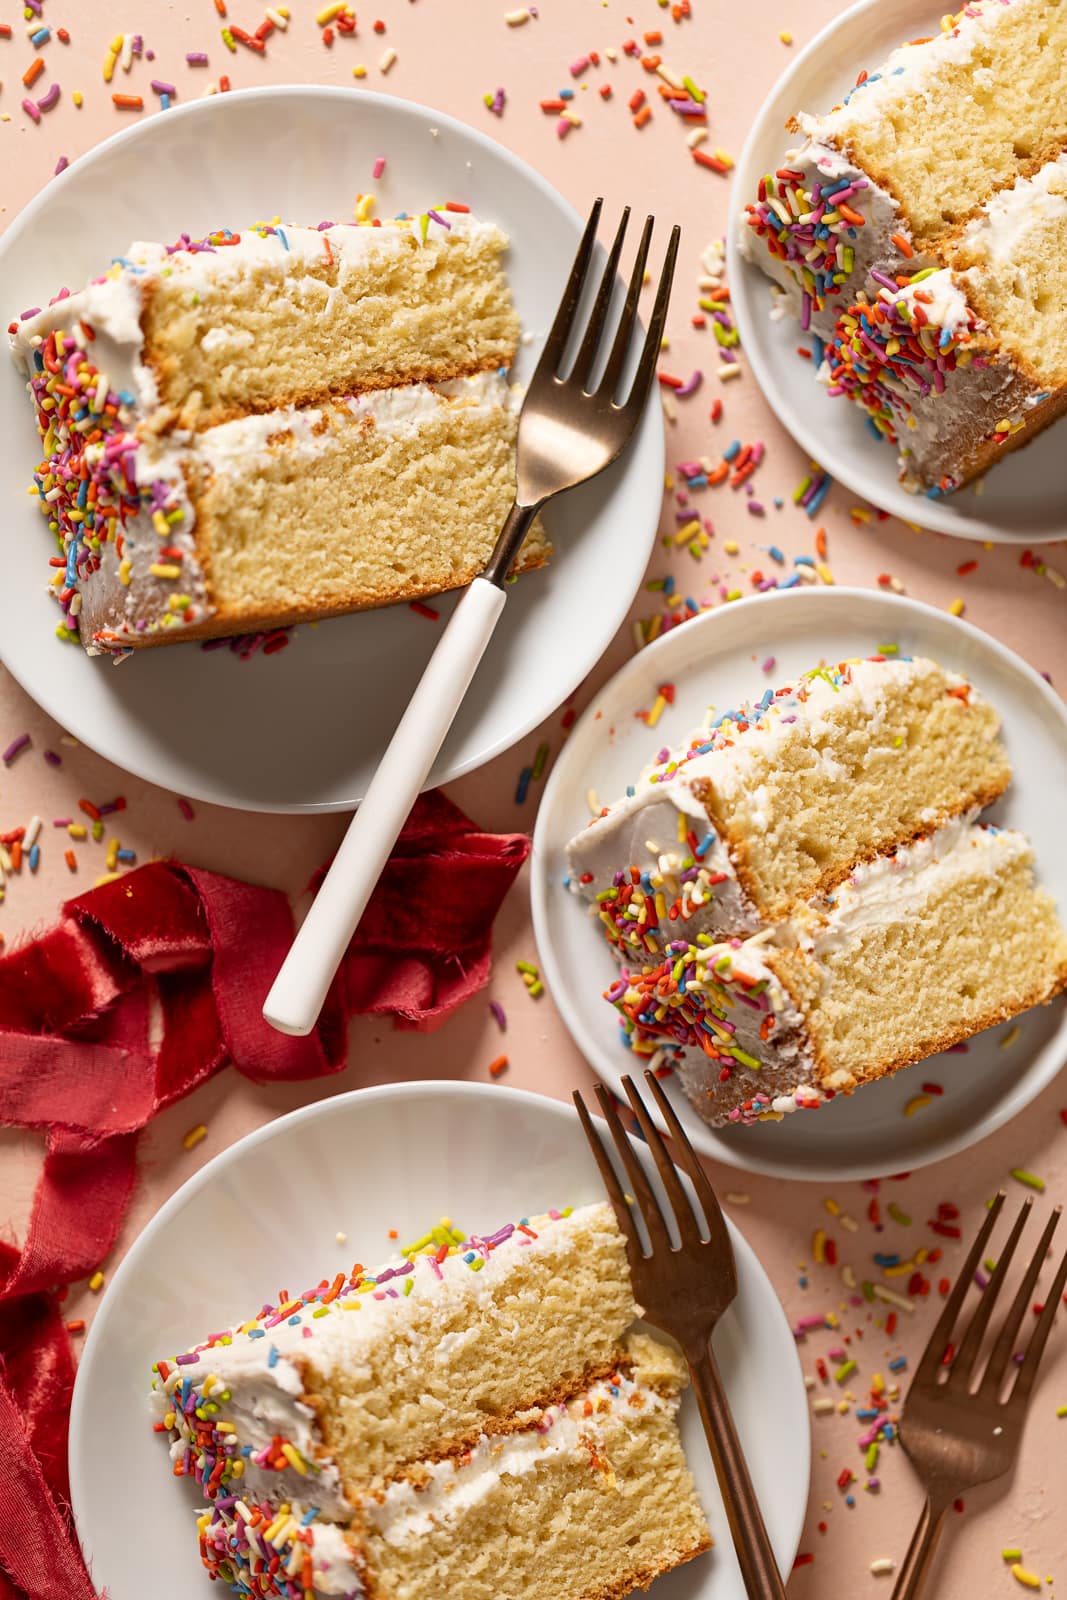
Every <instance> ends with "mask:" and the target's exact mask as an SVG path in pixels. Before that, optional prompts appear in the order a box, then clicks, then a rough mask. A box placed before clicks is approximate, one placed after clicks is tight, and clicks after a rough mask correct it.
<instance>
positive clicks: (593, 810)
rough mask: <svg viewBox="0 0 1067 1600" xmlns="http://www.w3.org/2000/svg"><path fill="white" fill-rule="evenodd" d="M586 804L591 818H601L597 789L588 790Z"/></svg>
mask: <svg viewBox="0 0 1067 1600" xmlns="http://www.w3.org/2000/svg"><path fill="white" fill-rule="evenodd" d="M585 803H586V805H587V806H588V807H589V815H590V816H591V817H599V815H600V801H599V799H598V798H597V792H596V790H595V789H587V790H586V792H585Z"/></svg>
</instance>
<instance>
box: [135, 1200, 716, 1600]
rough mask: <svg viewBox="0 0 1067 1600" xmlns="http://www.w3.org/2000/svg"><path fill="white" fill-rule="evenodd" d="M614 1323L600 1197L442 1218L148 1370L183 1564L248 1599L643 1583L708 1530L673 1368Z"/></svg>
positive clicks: (643, 1339) (615, 1291) (680, 1375)
mask: <svg viewBox="0 0 1067 1600" xmlns="http://www.w3.org/2000/svg"><path fill="white" fill-rule="evenodd" d="M637 1314H638V1309H637V1307H636V1306H635V1305H634V1302H633V1292H632V1288H631V1285H630V1279H629V1272H628V1269H627V1266H626V1253H625V1246H624V1243H623V1241H622V1238H621V1236H620V1235H619V1233H618V1229H617V1225H616V1223H615V1219H614V1216H613V1214H612V1212H611V1209H610V1207H609V1206H607V1205H603V1204H601V1205H594V1206H587V1207H584V1208H583V1209H582V1210H579V1211H575V1212H573V1213H569V1214H566V1213H565V1214H560V1213H558V1212H553V1213H550V1214H549V1215H548V1216H547V1217H544V1218H537V1219H534V1220H533V1221H528V1222H522V1223H520V1224H518V1225H517V1226H513V1225H508V1226H506V1227H504V1228H501V1229H499V1230H498V1231H497V1232H496V1233H494V1234H492V1235H490V1236H489V1237H486V1238H479V1237H475V1236H471V1237H470V1238H467V1239H463V1238H462V1236H461V1235H458V1234H456V1233H455V1232H454V1231H453V1230H452V1229H451V1225H450V1224H446V1225H443V1226H442V1227H441V1228H440V1229H437V1230H434V1232H433V1234H432V1235H428V1236H427V1238H426V1239H424V1240H420V1241H418V1243H417V1244H415V1245H413V1246H411V1247H410V1248H409V1249H408V1250H407V1251H405V1252H404V1255H403V1256H402V1258H400V1259H399V1260H397V1261H395V1262H393V1263H392V1264H390V1265H389V1266H388V1267H385V1268H382V1269H380V1270H378V1271H377V1272H374V1273H370V1274H368V1273H367V1272H366V1271H365V1270H364V1268H363V1267H362V1266H356V1267H355V1268H354V1269H353V1271H352V1273H351V1274H347V1275H346V1274H343V1273H342V1274H339V1275H338V1277H337V1278H335V1279H334V1280H333V1281H332V1282H330V1281H328V1280H323V1281H322V1282H321V1283H320V1284H319V1285H318V1286H317V1287H316V1288H315V1289H313V1290H311V1291H309V1292H308V1293H307V1294H304V1295H301V1296H299V1297H296V1298H293V1299H290V1300H287V1301H286V1302H285V1303H284V1304H280V1305H278V1306H273V1305H268V1306H265V1307H264V1308H263V1310H262V1311H261V1312H260V1313H259V1315H258V1316H256V1317H254V1318H252V1319H251V1320H250V1321H249V1322H246V1323H242V1324H241V1325H240V1326H238V1327H237V1328H234V1329H233V1330H232V1331H228V1332H226V1333H223V1334H218V1335H214V1336H212V1337H211V1338H210V1339H208V1340H207V1341H206V1342H205V1343H204V1344H201V1345H197V1346H195V1347H194V1348H193V1349H192V1350H190V1351H188V1352H185V1353H184V1354H182V1355H179V1356H177V1357H176V1358H175V1359H174V1361H173V1362H171V1361H163V1362H160V1363H158V1364H157V1367H156V1369H155V1370H156V1378H155V1382H154V1396H153V1401H154V1409H155V1410H156V1413H157V1416H158V1419H159V1420H158V1422H157V1427H158V1428H160V1429H161V1430H163V1431H165V1432H167V1433H168V1434H169V1436H170V1439H171V1441H172V1442H171V1456H172V1459H173V1462H174V1471H175V1474H176V1476H179V1477H183V1476H186V1477H192V1478H194V1479H195V1480H196V1482H197V1484H198V1485H199V1487H200V1490H201V1494H202V1496H203V1498H204V1499H205V1500H206V1501H207V1502H208V1504H207V1508H206V1509H205V1510H204V1511H202V1512H201V1513H200V1514H199V1516H198V1521H197V1527H198V1533H199V1537H200V1551H201V1558H202V1560H203V1563H204V1565H205V1567H206V1568H207V1570H208V1572H209V1573H210V1574H211V1575H212V1576H213V1577H220V1578H222V1579H223V1580H224V1581H225V1582H226V1583H228V1584H230V1585H231V1587H233V1588H234V1589H235V1590H236V1591H237V1592H238V1593H241V1594H255V1595H257V1596H264V1597H268V1596H290V1595H292V1594H302V1593H305V1592H308V1591H314V1592H316V1593H322V1594H334V1595H345V1596H350V1597H355V1596H360V1597H363V1596H366V1597H367V1600H436V1597H438V1596H439V1597H441V1600H445V1597H455V1600H495V1597H498V1596H499V1597H503V1600H542V1597H543V1600H591V1597H593V1596H601V1595H602V1596H616V1595H617V1596H622V1595H625V1594H627V1593H629V1592H630V1591H631V1590H632V1589H633V1588H635V1587H646V1586H647V1584H648V1583H649V1582H651V1580H652V1579H653V1578H654V1577H656V1576H657V1575H658V1574H659V1573H660V1572H664V1571H667V1570H669V1569H670V1568H672V1567H674V1566H677V1565H679V1564H680V1563H681V1562H683V1561H686V1560H689V1559H690V1558H691V1557H692V1556H694V1555H697V1554H699V1553H700V1552H701V1551H702V1550H705V1549H706V1548H707V1547H708V1545H709V1543H710V1539H709V1536H708V1532H707V1526H706V1523H705V1521H704V1517H703V1514H702V1512H701V1510H700V1508H699V1505H698V1504H697V1501H696V1497H695V1492H694V1489H693V1484H692V1479H691V1477H690V1475H689V1472H688V1469H687V1467H686V1465H685V1460H684V1457H683V1455H682V1451H681V1443H680V1439H679V1437H678V1431H677V1423H676V1413H677V1407H678V1395H679V1391H680V1389H681V1387H682V1385H683V1384H684V1381H685V1372H684V1367H683V1364H682V1363H681V1361H680V1360H679V1358H678V1357H677V1356H675V1355H674V1354H673V1352H671V1351H669V1350H667V1349H666V1348H665V1347H663V1346H661V1345H659V1344H658V1343H656V1342H655V1341H654V1340H652V1339H650V1338H648V1337H647V1336H645V1335H640V1334H635V1333H628V1332H627V1330H628V1328H629V1325H630V1323H631V1322H632V1320H633V1318H634V1317H635V1316H636V1315H637ZM291 1585H295V1587H291ZM301 1585H302V1587H301Z"/></svg>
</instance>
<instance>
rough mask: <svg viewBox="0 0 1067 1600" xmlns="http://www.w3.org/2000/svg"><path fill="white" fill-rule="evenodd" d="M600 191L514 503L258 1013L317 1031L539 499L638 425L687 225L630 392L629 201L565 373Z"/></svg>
mask: <svg viewBox="0 0 1067 1600" xmlns="http://www.w3.org/2000/svg"><path fill="white" fill-rule="evenodd" d="M601 204H602V202H601V201H600V200H597V201H596V203H595V205H594V206H593V209H592V211H591V213H590V216H589V221H588V222H587V223H586V226H585V232H584V233H583V234H582V239H581V243H580V244H579V246H578V253H577V255H576V256H575V259H574V265H573V267H572V268H571V274H570V277H569V279H568V281H567V287H566V289H565V290H564V293H563V298H562V300H561V301H560V305H559V310H558V311H557V313H556V318H555V321H554V322H553V324H552V328H551V331H550V333H549V335H548V339H547V341H546V343H545V348H544V350H543V352H542V354H541V359H540V361H539V362H538V363H537V367H536V369H535V371H534V374H533V377H532V379H531V380H530V385H529V388H528V389H527V391H526V397H525V400H524V401H523V406H522V412H521V414H520V417H519V434H518V448H517V460H516V494H515V503H514V505H513V506H512V508H511V510H510V511H509V513H508V516H507V520H506V522H505V523H504V527H503V530H502V531H501V534H500V537H499V539H498V540H497V543H496V548H495V549H494V551H493V554H492V557H491V559H490V561H489V565H488V566H487V567H486V569H485V571H484V572H483V573H482V575H481V577H478V578H475V580H474V582H473V583H472V584H471V586H470V588H469V589H468V590H467V592H466V594H465V595H464V596H463V598H462V600H461V601H460V602H459V605H458V606H457V607H456V609H455V611H454V612H453V614H452V618H451V620H450V621H449V623H448V626H447V627H446V628H445V630H444V633H443V634H442V636H441V640H440V642H439V644H438V645H437V648H436V649H435V651H434V653H433V655H432V656H431V658H430V661H429V663H428V665H427V667H426V670H425V672H424V673H423V675H422V678H421V679H420V681H419V684H418V687H417V688H416V690H415V693H414V694H413V695H412V697H411V700H410V702H409V704H408V707H407V710H406V711H405V712H404V715H403V717H402V718H401V719H400V723H399V726H398V727H397V730H396V732H395V733H394V735H393V737H392V739H391V740H390V742H389V746H388V749H387V750H386V752H385V754H384V755H383V757H382V759H381V761H380V762H379V764H378V767H377V770H376V771H375V774H374V777H373V778H372V780H371V783H370V787H369V788H368V790H367V794H366V798H365V799H364V801H363V803H362V805H361V806H360V808H359V810H358V811H357V812H356V814H355V816H354V817H353V818H352V821H351V823H350V824H349V828H348V832H347V833H346V834H345V837H344V839H343V840H342V841H341V846H340V849H339V850H338V852H337V854H336V856H335V857H334V860H333V863H332V865H331V867H330V870H329V872H328V873H327V874H326V878H325V881H324V882H323V884H322V887H321V888H320V890H319V892H318V894H317V895H316V897H315V900H314V902H313V904H312V906H311V909H310V910H309V912H308V914H307V916H306V918H305V919H304V922H303V925H302V926H301V928H300V931H299V932H298V933H297V936H296V938H295V939H294V941H293V944H292V946H291V948H290V950H289V954H288V955H287V956H286V958H285V961H284V962H283V963H282V968H281V971H280V972H279V973H278V976H277V978H275V980H274V984H273V986H272V988H271V991H270V993H269V995H268V996H267V1000H266V1004H265V1005H264V1007H263V1015H264V1016H265V1017H266V1019H267V1021H268V1022H269V1023H271V1025H272V1026H273V1027H275V1028H278V1029H280V1031H281V1032H282V1033H291V1034H305V1033H310V1031H311V1029H312V1028H313V1027H314V1026H315V1023H316V1021H317V1020H318V1015H319V1012H320V1010H321V1009H322V1003H323V1001H324V1000H325V998H326V993H327V990H328V989H329V987H330V984H331V982H332V981H333V977H334V974H335V972H336V971H337V968H338V966H339V965H340V963H341V959H342V957H343V956H344V953H345V951H346V950H347V948H348V944H349V941H350V940H351V938H352V935H353V933H354V932H355V930H356V927H357V926H358V924H359V919H360V917H361V916H362V915H363V912H364V909H365V907H366V904H367V901H368V900H369V899H370V897H371V893H372V892H373V890H374V886H375V884H376V883H377V882H378V879H379V877H380V876H381V872H382V869H383V867H384V866H385V863H386V861H387V860H388V859H389V855H390V852H391V851H392V848H393V845H394V844H395V843H396V839H397V836H398V834H399V833H400V830H401V828H402V827H403V825H404V823H405V821H406V819H407V816H408V813H409V811H410V810H411V807H412V806H413V805H414V803H415V800H416V798H417V796H418V795H419V793H420V791H421V789H422V787H423V785H424V784H425V782H426V779H427V777H428V776H429V773H430V768H431V767H432V766H433V763H434V760H435V758H436V756H437V753H438V751H439V750H440V748H441V745H442V744H443V743H444V739H445V735H446V734H447V733H448V730H449V728H450V727H451V726H452V723H453V721H454V720H455V717H456V713H457V712H458V710H459V707H460V705H461V704H462V702H463V698H464V696H465V694H466V692H467V689H468V687H469V686H470V682H471V679H472V678H473V677H474V674H475V671H476V670H477V667H478V663H479V662H480V661H481V659H482V656H483V655H484V654H485V651H486V648H487V646H488V644H489V640H490V639H491V638H492V635H493V630H494V629H495V627H496V625H497V621H498V620H499V617H500V613H501V611H502V610H503V609H504V601H505V598H506V595H507V591H506V589H505V587H504V585H505V582H506V580H507V576H508V573H509V572H510V570H511V566H512V563H513V561H514V560H515V557H516V556H517V555H518V553H519V550H520V548H521V546H522V542H523V539H524V538H525V536H526V534H527V532H528V530H529V527H530V524H531V523H532V521H533V519H534V517H535V516H536V515H537V513H538V511H540V509H541V508H542V506H544V505H545V504H546V503H547V502H548V501H549V500H551V499H553V498H554V496H556V495H557V494H562V493H563V491H564V490H565V489H573V488H576V487H577V485H578V484H580V483H585V482H587V481H588V479H590V478H593V477H595V476H596V474H597V473H598V472H602V471H603V470H604V468H605V467H607V466H610V465H611V463H612V462H613V461H614V460H615V459H616V457H617V456H618V455H619V454H620V453H621V452H622V451H623V450H624V449H625V447H626V445H627V444H628V443H629V441H630V439H631V438H632V437H633V434H634V431H635V430H636V428H637V424H638V422H639V421H640V419H641V414H642V412H643V411H644V407H645V402H646V401H647V399H648V396H649V392H650V391H651V389H652V387H653V384H654V383H655V379H656V360H657V357H658V355H659V350H660V344H661V341H662V338H663V325H664V320H665V318H666V315H667V302H668V300H669V298H670V290H671V280H672V278H673V275H674V263H675V258H676V256H677V253H678V238H679V229H678V228H677V227H675V228H674V229H672V231H671V237H670V242H669V244H668V246H667V252H666V256H665V259H664V264H663V270H662V272H661V274H660V279H659V285H658V287H657V290H656V299H655V304H654V306H653V310H652V316H651V318H650V319H649V325H648V332H647V333H646V335H645V339H644V344H643V346H642V349H641V355H640V359H639V362H638V366H637V371H636V375H635V377H634V380H633V382H632V383H631V384H630V385H629V388H628V391H627V392H626V394H625V395H624V396H623V397H622V398H618V397H617V396H618V391H619V389H620V387H621V385H622V380H623V375H624V372H625V370H626V368H627V358H628V356H629V354H630V346H631V342H632V338H633V333H634V328H635V326H636V323H637V301H638V296H639V295H640V292H641V285H642V282H643V280H644V273H645V263H646V260H647V258H648V247H649V243H650V240H651V237H652V226H653V219H652V218H651V217H648V218H647V219H646V221H645V226H644V230H643V231H642V234H641V242H640V244H639V246H638V250H637V257H636V260H635V261H634V265H633V271H632V272H631V274H630V282H629V287H628V289H627V292H626V300H625V302H624V305H623V309H622V314H621V316H620V318H619V323H618V327H617V329H616V332H615V336H614V340H613V342H612V344H611V349H610V354H609V355H608V359H607V365H606V366H605V368H604V373H603V376H602V378H601V379H600V382H599V383H598V384H597V385H596V387H595V388H593V387H592V383H593V377H594V374H595V372H596V370H597V367H598V364H599V362H598V358H602V356H603V350H604V348H605V346H606V341H605V337H604V335H605V325H606V323H607V317H608V308H609V305H610V302H611V295H612V289H613V288H614V285H615V275H616V271H617V269H618V264H619V256H620V254H621V251H622V244H623V237H624V235H625V232H626V224H627V221H628V218H629V214H630V213H629V208H627V209H626V210H625V211H624V212H623V216H622V221H621V222H620V224H619V228H618V232H617V233H616V235H615V239H614V242H613V243H612V246H611V250H610V252H609V254H608V260H607V264H606V266H605V268H604V272H603V275H602V277H601V280H600V285H599V287H598V289H597V294H596V300H595V302H594V304H593V309H592V312H591V313H590V317H589V322H588V324H587V326H586V329H585V333H584V335H583V337H582V341H581V345H580V346H579V349H578V354H577V356H576V358H575V360H574V363H573V365H572V366H571V367H570V369H569V371H567V373H566V375H565V376H564V375H562V374H561V368H562V366H563V362H564V359H565V354H566V351H567V348H568V346H569V345H570V343H571V337H572V334H573V333H575V332H576V329H575V319H576V316H577V312H578V305H579V302H580V300H581V298H582V294H583V291H584V289H585V287H586V283H587V281H588V278H589V276H590V269H591V263H592V257H593V246H594V243H595V240H596V233H597V225H598V223H599V221H600V211H601Z"/></svg>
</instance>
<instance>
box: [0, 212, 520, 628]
mask: <svg viewBox="0 0 1067 1600" xmlns="http://www.w3.org/2000/svg"><path fill="white" fill-rule="evenodd" d="M506 246H507V239H506V237H505V235H504V234H503V233H502V232H501V230H500V229H499V228H498V227H496V226H495V225H494V224H492V223H489V222H484V221H479V220H477V219H475V218H473V217H471V216H470V215H469V213H468V212H467V211H466V208H465V207H460V206H450V207H443V208H442V209H441V210H439V211H430V212H424V213H422V214H421V215H420V216H418V217H412V218H401V219H398V220H396V221H393V222H388V223H384V224H383V225H381V226H377V225H375V226H370V225H359V224H351V225H344V224H342V225H332V224H322V225H321V226H320V227H318V228H303V227H292V226H282V225H280V224H271V225H269V226H268V225H259V226H257V227H255V228H252V229H248V230H246V231H244V232H243V233H232V232H229V231H223V232H219V233H215V234H211V235H209V236H208V237H207V238H206V239H202V240H192V239H190V238H188V237H187V236H185V237H183V238H182V239H181V240H179V241H178V243H177V244H176V245H174V246H172V247H169V248H168V247H164V246H162V245H158V244H134V245H132V246H131V247H130V249H129V251H128V252H127V254H126V255H125V256H124V257H121V258H118V259H117V260H116V261H115V262H113V264H112V266H111V267H110V268H109V270H108V272H107V273H106V274H105V275H104V276H103V277H102V278H99V279H97V280H95V281H94V282H92V283H91V284H89V285H88V286H87V287H86V288H85V289H83V290H81V291H79V292H77V293H75V294H69V293H67V291H65V290H64V291H62V292H61V293H60V295H59V296H58V297H57V298H56V299H55V300H54V301H53V302H52V303H51V304H50V305H49V306H48V307H47V308H45V309H43V310H41V309H38V308H32V309H31V310H29V311H27V312H25V313H23V315H22V317H21V318H20V319H19V320H18V321H17V322H14V323H12V324H11V326H10V329H9V331H10V333H11V336H12V351H13V354H14V357H15V360H16V362H17V363H18V364H19V366H20V367H21V368H22V370H23V372H24V373H25V375H26V377H27V380H28V387H29V390H30V393H31V397H32V399H33V402H34V406H35V410H36V416H37V425H38V431H39V433H40V436H41V440H42V443H43V458H42V460H41V462H40V464H39V466H38V468H37V471H36V473H35V482H36V487H37V493H38V496H39V500H40V504H41V508H42V510H43V511H44V513H45V515H46V516H47V518H48V522H49V526H50V528H51V530H52V532H53V534H54V536H55V539H56V545H57V554H56V556H54V557H53V561H52V566H53V569H54V571H53V580H52V586H53V589H54V591H55V593H56V596H57V598H58V599H59V601H60V604H61V607H62V611H63V620H62V622H61V624H60V626H59V628H58V629H57V632H59V633H60V635H61V636H63V637H70V638H78V639H80V641H81V643H82V644H83V645H84V646H85V648H86V649H87V650H88V651H89V652H90V653H92V654H97V653H101V652H104V651H112V652H115V651H125V650H127V649H129V648H132V647H139V646H145V645H155V644H166V643H171V642H174V641H177V640H181V639H196V638H208V637H211V636H214V635H222V634H228V633H229V634H232V633H247V632H254V631H263V630H267V629H272V628H277V627H282V626H287V625H289V624H292V623H295V622H301V621H313V620H317V619H319V618H323V617H329V616H334V615H338V614H341V613H343V612H349V611H355V610H360V609H363V608H364V607H368V606H379V605H386V604H389V603H393V602H396V601H402V600H415V599H418V598H420V597H424V596H427V595H432V594H438V593H441V592H442V591H444V590H446V589H450V588H455V587H459V586H461V585H463V584H466V583H468V582H470V580H471V579H472V578H473V577H475V576H476V575H477V573H478V572H479V571H480V570H481V569H482V567H483V566H484V565H485V563H486V561H487V560H488V557H489V555H490V553H491V551H492V548H493V545H494V543H495V540H496V537H497V534H498V532H499V530H500V527H501V524H502V523H503V520H504V518H505V516H506V514H507V511H508V508H509V506H510V504H511V500H512V497H513V494H514V485H515V464H514V449H515V439H516V432H517V422H518V394H517V392H516V390H515V389H514V388H513V387H512V386H511V385H510V384H509V383H508V380H507V369H508V367H509V366H510V364H511V362H512V360H513V358H514V354H515V350H516V346H517V343H518V337H519V326H518V319H517V317H516V314H515V310H514V307H513V306H512V303H511V299H510V295H509V292H508V286H507V281H506V278H505V276H504V271H503V265H502V258H503V254H504V251H505V249H506ZM547 554H548V546H547V543H546V540H545V536H544V533H543V530H542V529H541V527H540V525H539V524H535V526H534V528H533V530H532V531H531V534H530V536H529V538H528V539H527V542H526V544H525V546H524V548H523V551H522V552H521V553H520V557H519V560H518V562H517V563H516V570H518V571H523V570H526V569H528V568H531V567H536V566H540V565H542V564H543V563H544V561H545V559H546V558H547Z"/></svg>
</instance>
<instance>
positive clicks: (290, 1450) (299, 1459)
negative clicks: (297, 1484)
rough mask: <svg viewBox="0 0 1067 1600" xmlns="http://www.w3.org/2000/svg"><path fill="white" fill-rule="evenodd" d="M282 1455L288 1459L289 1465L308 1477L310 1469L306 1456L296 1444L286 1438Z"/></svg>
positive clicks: (303, 1476)
mask: <svg viewBox="0 0 1067 1600" xmlns="http://www.w3.org/2000/svg"><path fill="white" fill-rule="evenodd" d="M282 1455H283V1456H284V1457H285V1459H286V1461H288V1463H289V1465H290V1466H291V1467H293V1468H294V1469H295V1470H296V1471H297V1472H299V1474H300V1476H301V1477H302V1478H306V1477H307V1470H308V1469H307V1466H306V1464H305V1462H304V1458H303V1456H302V1455H301V1454H300V1451H299V1450H298V1449H297V1448H296V1446H295V1445H292V1444H290V1443H289V1441H288V1439H286V1441H285V1443H284V1444H283V1445H282Z"/></svg>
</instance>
